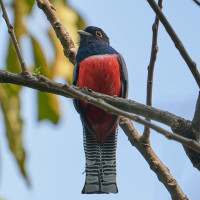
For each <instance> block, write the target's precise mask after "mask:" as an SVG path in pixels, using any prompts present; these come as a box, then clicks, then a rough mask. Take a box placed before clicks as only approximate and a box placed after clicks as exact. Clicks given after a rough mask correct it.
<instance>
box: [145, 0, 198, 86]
mask: <svg viewBox="0 0 200 200" xmlns="http://www.w3.org/2000/svg"><path fill="white" fill-rule="evenodd" d="M147 1H148V3H149V4H150V6H151V7H152V9H153V10H154V12H155V13H156V15H157V16H158V18H159V19H160V21H161V22H162V24H163V26H164V27H165V29H166V31H167V32H168V34H169V36H170V37H171V39H172V41H173V42H174V44H175V46H176V48H177V49H178V50H179V52H180V54H181V56H182V58H183V59H184V60H185V62H186V63H187V65H188V67H189V69H190V71H191V73H192V74H193V76H194V78H195V80H196V83H197V85H198V86H199V88H200V74H199V71H198V69H197V67H196V63H195V62H194V61H193V60H192V59H191V58H190V56H189V54H188V52H187V51H186V49H185V47H184V46H183V43H182V42H181V40H180V39H179V37H178V36H177V34H176V33H175V31H174V30H173V28H172V26H171V25H170V23H169V22H168V20H167V19H166V17H165V16H164V14H163V12H162V11H161V9H160V8H159V6H158V5H157V4H156V2H155V1H154V0H147Z"/></svg>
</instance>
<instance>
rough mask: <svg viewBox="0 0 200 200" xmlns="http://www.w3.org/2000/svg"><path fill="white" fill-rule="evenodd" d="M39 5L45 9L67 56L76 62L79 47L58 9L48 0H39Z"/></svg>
mask: <svg viewBox="0 0 200 200" xmlns="http://www.w3.org/2000/svg"><path fill="white" fill-rule="evenodd" d="M37 4H38V7H39V8H40V9H42V10H43V11H44V13H45V14H46V16H47V18H48V20H49V22H50V23H51V25H52V27H53V29H54V31H55V33H56V35H57V37H58V39H59V40H60V42H61V44H62V46H63V49H64V54H65V56H66V57H67V58H68V59H69V61H70V62H71V63H72V64H75V62H76V52H77V49H76V47H75V46H74V42H73V41H72V39H71V37H70V36H69V33H68V32H67V30H66V28H65V27H64V25H63V24H62V22H61V21H60V19H59V17H58V15H57V13H56V9H55V8H54V7H53V5H52V4H51V3H50V2H49V1H48V0H37Z"/></svg>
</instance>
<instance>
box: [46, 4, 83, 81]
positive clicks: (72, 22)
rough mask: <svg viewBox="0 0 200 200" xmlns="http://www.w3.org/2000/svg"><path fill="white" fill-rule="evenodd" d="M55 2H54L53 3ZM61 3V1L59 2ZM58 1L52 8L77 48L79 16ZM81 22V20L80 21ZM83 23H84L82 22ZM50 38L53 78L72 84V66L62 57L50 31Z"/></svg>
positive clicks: (60, 46) (58, 43)
mask: <svg viewBox="0 0 200 200" xmlns="http://www.w3.org/2000/svg"><path fill="white" fill-rule="evenodd" d="M54 2H55V1H54ZM61 2H62V1H61ZM61 2H60V1H59V3H56V4H55V5H54V6H55V8H56V11H57V13H58V15H59V17H60V19H61V21H62V23H63V24H64V26H65V27H66V29H67V31H68V32H69V34H70V36H71V37H72V40H73V41H74V42H75V45H76V47H77V46H78V40H79V37H78V34H77V30H78V28H79V27H78V25H80V20H82V19H81V18H80V16H79V15H78V14H77V13H76V12H75V11H74V10H72V9H71V8H70V7H69V6H68V5H66V4H63V3H61ZM82 22H83V20H82ZM83 23H84V22H83ZM83 23H81V24H82V25H83ZM50 37H51V40H52V43H53V45H54V49H55V62H54V63H53V67H52V74H53V75H54V77H56V76H59V77H64V78H65V79H67V81H68V82H69V83H71V82H72V76H73V67H74V66H73V65H72V64H71V63H70V62H69V60H68V59H67V58H66V57H65V56H64V53H63V47H62V45H61V44H60V42H59V41H58V39H57V37H56V35H55V33H54V31H53V30H52V29H51V31H50Z"/></svg>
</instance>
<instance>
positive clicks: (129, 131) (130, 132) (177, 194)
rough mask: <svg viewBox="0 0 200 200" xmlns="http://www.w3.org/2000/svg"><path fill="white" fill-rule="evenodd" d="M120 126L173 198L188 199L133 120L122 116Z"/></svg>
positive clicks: (175, 199)
mask: <svg viewBox="0 0 200 200" xmlns="http://www.w3.org/2000/svg"><path fill="white" fill-rule="evenodd" d="M120 126H121V128H122V129H123V131H124V132H125V133H126V135H127V136H128V139H129V140H130V142H131V144H132V145H133V146H135V147H136V148H137V149H138V151H139V152H140V153H141V154H142V155H143V157H144V158H145V160H146V161H147V163H148V164H149V166H150V168H151V170H153V171H154V172H155V174H156V175H157V177H158V180H159V181H160V182H162V183H163V184H164V185H165V187H166V188H167V190H168V191H169V193H170V194H171V197H172V199H173V200H188V197H187V196H186V195H185V194H184V193H183V191H182V190H181V188H180V186H179V184H178V183H177V181H176V180H175V179H174V178H173V176H172V175H171V174H170V171H169V169H168V168H167V167H166V166H165V165H164V164H163V163H162V162H161V160H160V159H159V158H158V156H157V155H156V153H155V152H154V151H153V149H152V148H151V146H150V145H149V144H147V143H146V142H144V141H143V137H141V136H140V135H139V133H138V132H137V131H136V130H135V128H134V126H133V124H132V122H131V121H130V120H129V119H126V118H124V117H121V118H120Z"/></svg>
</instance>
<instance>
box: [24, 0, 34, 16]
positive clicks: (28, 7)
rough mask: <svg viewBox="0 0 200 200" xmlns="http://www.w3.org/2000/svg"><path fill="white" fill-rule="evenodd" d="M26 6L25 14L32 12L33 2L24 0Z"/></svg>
mask: <svg viewBox="0 0 200 200" xmlns="http://www.w3.org/2000/svg"><path fill="white" fill-rule="evenodd" d="M24 1H25V3H26V5H27V12H28V13H30V12H31V11H32V8H33V5H34V3H35V0H24Z"/></svg>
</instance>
